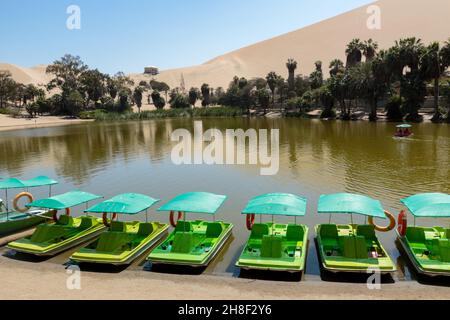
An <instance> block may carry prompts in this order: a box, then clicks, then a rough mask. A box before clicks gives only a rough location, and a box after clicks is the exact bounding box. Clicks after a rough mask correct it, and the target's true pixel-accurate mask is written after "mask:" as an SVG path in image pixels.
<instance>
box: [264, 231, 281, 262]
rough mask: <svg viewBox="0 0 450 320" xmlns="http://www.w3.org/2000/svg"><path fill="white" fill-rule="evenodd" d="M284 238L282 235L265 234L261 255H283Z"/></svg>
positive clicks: (272, 256) (276, 256)
mask: <svg viewBox="0 0 450 320" xmlns="http://www.w3.org/2000/svg"><path fill="white" fill-rule="evenodd" d="M282 243H283V242H282V238H281V237H280V236H263V238H262V243H261V257H263V258H274V259H279V258H281V257H282Z"/></svg>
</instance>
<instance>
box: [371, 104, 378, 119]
mask: <svg viewBox="0 0 450 320" xmlns="http://www.w3.org/2000/svg"><path fill="white" fill-rule="evenodd" d="M377 105H378V101H377V99H371V100H370V116H369V120H370V121H372V122H375V121H377V120H378V116H377Z"/></svg>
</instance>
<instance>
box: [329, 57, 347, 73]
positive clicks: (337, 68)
mask: <svg viewBox="0 0 450 320" xmlns="http://www.w3.org/2000/svg"><path fill="white" fill-rule="evenodd" d="M329 68H330V76H331V77H334V76H336V75H337V74H338V73H340V72H344V71H345V66H344V63H343V62H342V61H341V60H339V59H334V60H333V61H331V62H330V66H329Z"/></svg>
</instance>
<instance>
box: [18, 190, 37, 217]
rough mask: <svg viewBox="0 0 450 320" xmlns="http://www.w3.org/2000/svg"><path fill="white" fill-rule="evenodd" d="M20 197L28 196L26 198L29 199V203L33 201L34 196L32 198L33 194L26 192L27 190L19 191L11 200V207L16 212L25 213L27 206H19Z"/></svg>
mask: <svg viewBox="0 0 450 320" xmlns="http://www.w3.org/2000/svg"><path fill="white" fill-rule="evenodd" d="M22 198H28V200H29V201H30V202H29V203H31V202H33V201H34V198H33V195H32V194H31V193H28V192H22V193H19V194H18V195H17V196H16V197H15V198H14V200H13V208H14V210H15V211H17V212H20V213H25V212H27V211H28V208H27V207H23V208H20V207H19V200H20V199H22Z"/></svg>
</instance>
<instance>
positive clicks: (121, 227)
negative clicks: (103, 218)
mask: <svg viewBox="0 0 450 320" xmlns="http://www.w3.org/2000/svg"><path fill="white" fill-rule="evenodd" d="M126 230H127V229H126V225H125V222H122V221H113V222H111V227H110V231H112V232H126Z"/></svg>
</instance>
